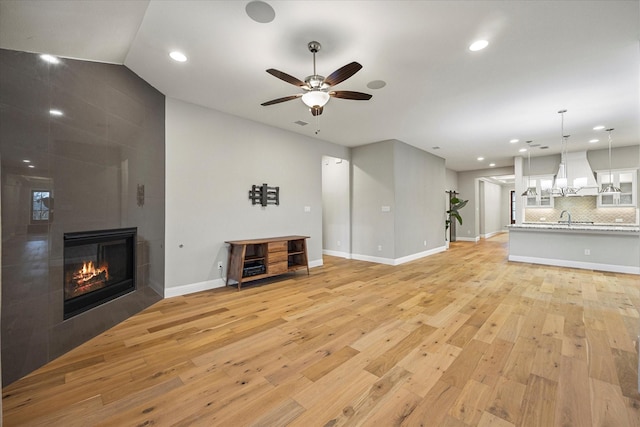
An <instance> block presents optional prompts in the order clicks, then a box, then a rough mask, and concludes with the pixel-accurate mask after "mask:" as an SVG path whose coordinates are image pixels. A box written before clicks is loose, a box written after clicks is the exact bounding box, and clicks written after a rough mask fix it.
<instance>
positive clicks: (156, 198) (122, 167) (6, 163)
mask: <svg viewBox="0 0 640 427" xmlns="http://www.w3.org/2000/svg"><path fill="white" fill-rule="evenodd" d="M0 103H1V104H2V108H0V123H2V126H0V154H1V159H2V164H1V172H2V175H1V178H0V182H1V185H2V321H1V322H2V332H1V334H2V375H3V383H4V384H5V385H6V384H8V383H11V382H13V381H14V380H16V379H18V378H20V377H22V376H24V375H25V374H27V373H29V372H31V371H33V370H34V369H36V368H38V367H40V366H42V365H44V364H45V363H47V362H48V361H50V360H53V359H54V358H56V357H58V356H60V355H61V354H63V353H65V352H67V351H69V350H71V349H72V348H74V347H76V346H77V345H79V344H81V343H83V342H85V341H87V340H88V339H90V338H92V337H94V336H96V335H98V334H99V333H101V332H103V331H105V330H106V329H108V328H110V327H111V326H113V325H115V324H117V323H119V322H121V321H122V320H124V319H126V318H128V317H130V316H131V315H133V314H135V313H137V312H139V311H140V310H142V309H143V308H145V307H148V306H149V305H151V304H153V303H154V302H155V301H158V300H159V299H160V296H159V295H158V294H157V293H156V292H154V291H153V290H152V289H151V286H152V285H153V286H154V288H156V289H162V288H163V287H164V283H163V280H164V249H163V244H164V96H163V95H162V94H160V93H159V92H158V91H156V90H155V89H153V88H152V87H151V86H149V85H148V84H147V83H146V82H144V81H143V80H141V79H140V78H138V77H137V76H136V75H135V74H134V73H132V72H131V71H129V70H128V69H127V68H125V67H123V66H118V65H110V64H100V63H91V62H86V61H76V60H70V59H63V60H61V63H60V64H57V65H50V64H47V63H45V62H44V61H42V60H41V59H40V58H39V56H38V55H36V54H31V53H25V52H15V51H8V50H0ZM50 108H57V109H60V110H62V111H63V112H64V115H63V116H60V117H53V116H50V115H49V109H50ZM24 159H29V160H31V163H30V164H31V165H33V166H34V167H33V168H29V167H27V164H26V163H23V160H24ZM138 184H142V185H145V196H146V197H145V203H144V205H143V206H139V205H138V204H137V203H136V190H137V186H138ZM34 189H47V190H50V191H51V193H52V197H53V199H54V200H55V204H53V208H52V216H51V217H50V219H49V221H48V222H46V223H44V224H33V223H31V221H30V213H29V211H30V198H31V190H34ZM122 227H137V228H138V242H137V247H136V250H137V255H138V256H137V260H136V261H137V263H136V267H137V271H136V279H137V282H136V291H135V292H133V293H130V294H127V295H125V296H123V297H120V298H118V299H115V300H113V301H110V302H108V303H106V304H104V305H102V306H100V307H97V308H94V309H92V310H89V311H87V312H85V313H82V314H80V315H78V316H75V317H73V318H72V319H68V320H66V321H63V299H64V298H63V271H62V268H63V267H62V265H63V235H64V233H67V232H77V231H87V230H101V229H112V228H122Z"/></svg>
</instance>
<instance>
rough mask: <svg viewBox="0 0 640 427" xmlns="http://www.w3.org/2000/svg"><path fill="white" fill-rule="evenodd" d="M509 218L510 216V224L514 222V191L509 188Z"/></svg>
mask: <svg viewBox="0 0 640 427" xmlns="http://www.w3.org/2000/svg"><path fill="white" fill-rule="evenodd" d="M509 206H510V207H509V218H511V224H515V223H516V192H515V191H513V190H511V203H510V204H509Z"/></svg>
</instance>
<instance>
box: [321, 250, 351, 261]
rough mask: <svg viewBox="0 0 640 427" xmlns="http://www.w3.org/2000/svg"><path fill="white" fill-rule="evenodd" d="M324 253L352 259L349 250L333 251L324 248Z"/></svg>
mask: <svg viewBox="0 0 640 427" xmlns="http://www.w3.org/2000/svg"><path fill="white" fill-rule="evenodd" d="M322 255H329V256H337V257H340V258H346V259H351V254H350V253H348V252H340V251H332V250H329V249H323V250H322Z"/></svg>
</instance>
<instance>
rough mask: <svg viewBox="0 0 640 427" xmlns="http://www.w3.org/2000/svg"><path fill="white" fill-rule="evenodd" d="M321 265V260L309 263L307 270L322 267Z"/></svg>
mask: <svg viewBox="0 0 640 427" xmlns="http://www.w3.org/2000/svg"><path fill="white" fill-rule="evenodd" d="M323 265H324V263H323V262H322V258H320V259H316V260H313V261H309V268H314V267H322V266H323Z"/></svg>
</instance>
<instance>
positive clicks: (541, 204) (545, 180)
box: [524, 175, 553, 208]
mask: <svg viewBox="0 0 640 427" xmlns="http://www.w3.org/2000/svg"><path fill="white" fill-rule="evenodd" d="M526 185H527V186H528V187H534V188H535V189H536V193H537V195H536V196H524V206H525V207H526V208H552V207H553V197H551V194H550V193H549V189H550V188H551V186H552V185H553V175H539V176H530V177H528V178H527V181H526Z"/></svg>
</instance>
